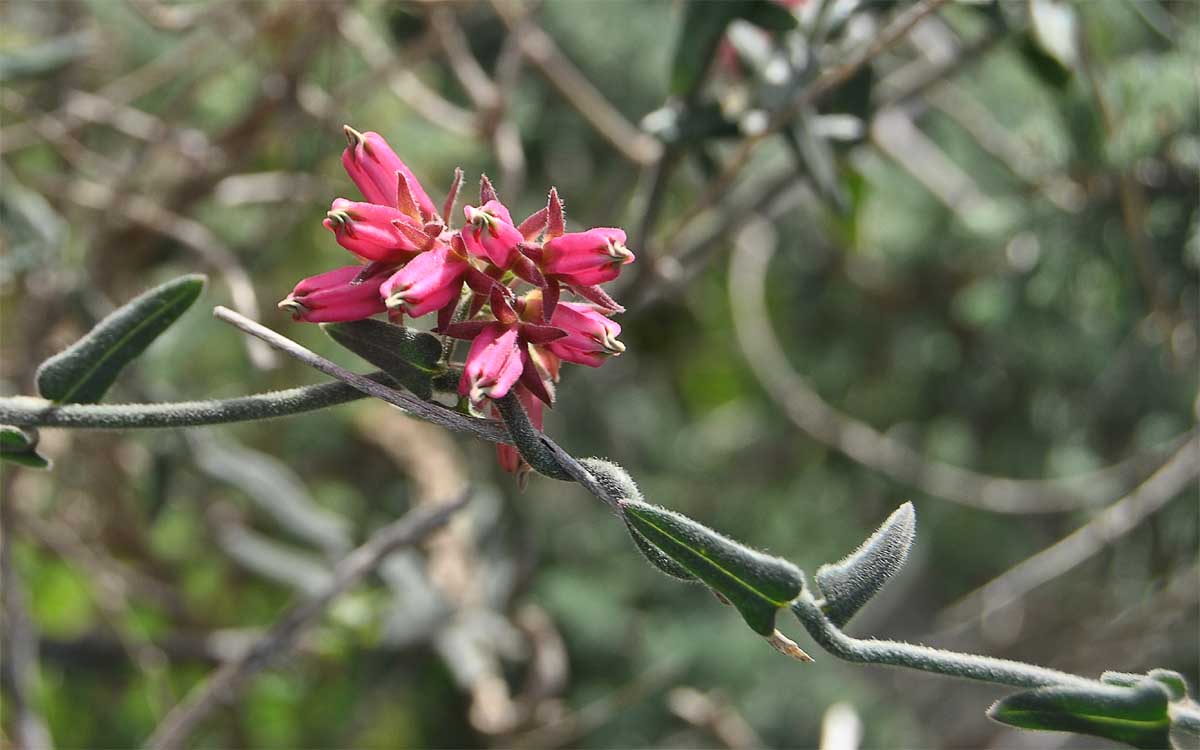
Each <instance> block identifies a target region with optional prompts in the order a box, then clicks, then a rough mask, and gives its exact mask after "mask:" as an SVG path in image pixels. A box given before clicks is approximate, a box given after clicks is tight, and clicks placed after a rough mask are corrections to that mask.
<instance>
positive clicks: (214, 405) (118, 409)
mask: <svg viewBox="0 0 1200 750" xmlns="http://www.w3.org/2000/svg"><path fill="white" fill-rule="evenodd" d="M362 377H365V378H367V379H369V380H371V381H372V382H375V383H386V382H387V381H388V378H387V376H386V375H384V374H383V373H381V372H373V373H371V374H369V375H364V376H362ZM365 395H366V394H364V393H362V392H361V391H359V390H357V389H355V388H353V387H352V386H349V385H346V384H345V383H322V384H320V385H308V386H303V387H300V388H289V389H287V390H284V391H270V392H268V393H256V394H254V395H251V396H239V397H237V398H229V399H212V400H205V401H177V402H173V403H164V404H56V403H54V402H53V401H47V400H46V399H44V398H32V397H29V396H13V397H9V398H0V424H10V425H14V426H17V427H70V428H73V429H94V430H130V429H146V428H170V427H199V426H203V425H211V424H225V423H229V422H248V421H255V420H259V419H274V418H277V417H286V416H290V415H292V414H301V413H304V412H308V411H316V410H317V409H324V408H327V407H330V406H338V405H340V404H344V403H347V402H350V401H356V400H358V399H360V398H363V397H364V396H365Z"/></svg>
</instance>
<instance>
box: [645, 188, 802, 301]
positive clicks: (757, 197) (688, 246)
mask: <svg viewBox="0 0 1200 750" xmlns="http://www.w3.org/2000/svg"><path fill="white" fill-rule="evenodd" d="M803 181H804V177H803V176H802V175H798V174H796V171H795V170H794V169H786V170H784V171H783V172H780V173H776V174H772V175H769V176H767V177H764V178H763V179H762V180H761V181H760V182H759V183H757V184H756V185H755V186H753V187H752V188H748V189H747V192H748V193H749V196H748V197H746V198H745V199H739V200H738V201H737V202H736V203H735V202H733V201H732V199H731V200H730V201H723V202H722V203H720V204H718V205H716V206H713V207H712V208H711V209H708V210H707V211H705V212H704V213H702V214H701V215H700V216H698V217H696V219H695V220H694V221H693V222H692V223H691V224H690V225H689V226H688V227H687V228H686V229H685V230H684V231H682V232H681V233H679V234H677V235H675V236H674V238H673V241H672V244H671V247H670V249H669V250H668V252H665V253H663V254H662V255H660V256H658V257H655V258H652V259H647V260H650V263H649V264H648V265H647V266H646V268H644V269H643V270H642V272H641V273H640V274H639V275H638V276H636V277H635V278H634V281H633V283H632V284H630V286H629V289H628V290H627V294H628V296H629V299H630V301H629V304H628V305H627V307H628V309H630V310H633V311H637V310H641V309H643V308H645V307H646V306H647V305H649V304H651V303H653V302H654V301H656V300H658V299H660V298H661V297H663V296H665V295H666V294H667V293H668V292H669V291H670V290H671V289H673V288H676V287H679V286H682V285H683V284H684V283H685V282H686V281H688V280H689V279H691V278H693V277H695V276H696V275H697V274H699V273H700V272H701V271H703V270H704V267H705V266H706V265H707V263H708V261H709V260H710V259H711V258H712V256H713V255H714V253H715V252H716V250H717V249H719V248H720V247H721V246H722V244H723V243H724V242H725V240H726V238H727V237H728V236H729V235H730V234H733V233H734V232H736V231H738V230H739V229H740V228H741V227H742V226H744V225H745V223H746V222H747V221H749V220H750V219H751V218H752V217H753V215H754V212H755V211H768V212H771V213H774V212H776V211H778V210H780V207H781V206H785V205H793V204H794V202H795V198H796V196H795V193H796V192H797V191H796V189H795V188H796V187H797V186H798V185H800V184H801V183H802V182H803Z"/></svg>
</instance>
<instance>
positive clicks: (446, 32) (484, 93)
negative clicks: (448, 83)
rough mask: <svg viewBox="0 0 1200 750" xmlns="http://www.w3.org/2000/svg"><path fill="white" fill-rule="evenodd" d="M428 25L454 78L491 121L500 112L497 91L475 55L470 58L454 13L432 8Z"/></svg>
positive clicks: (467, 44) (447, 8) (442, 7)
mask: <svg viewBox="0 0 1200 750" xmlns="http://www.w3.org/2000/svg"><path fill="white" fill-rule="evenodd" d="M429 23H430V25H431V26H432V27H433V31H434V34H435V35H436V36H437V39H438V44H440V45H441V47H442V50H443V51H444V52H445V53H446V59H447V60H448V61H449V63H450V70H451V71H453V72H454V77H455V78H457V79H458V82H459V83H461V84H462V87H463V90H465V91H466V92H467V96H469V97H471V101H472V102H473V103H474V104H475V107H476V109H478V110H480V111H481V113H482V115H483V117H484V119H485V120H486V119H490V117H491V116H494V114H495V113H496V112H497V111H498V110H499V108H500V104H501V95H500V90H499V89H498V88H497V87H496V84H495V83H493V82H492V79H491V78H489V77H488V74H487V73H486V72H484V70H483V68H482V67H481V66H480V65H479V61H478V60H476V59H475V55H473V54H471V46H470V44H469V43H468V42H467V36H466V34H464V33H463V30H462V27H461V26H459V24H458V19H457V18H456V17H455V15H454V11H453V10H451V9H450V7H449V6H446V5H437V6H434V7H433V8H432V9H431V10H430V11H429Z"/></svg>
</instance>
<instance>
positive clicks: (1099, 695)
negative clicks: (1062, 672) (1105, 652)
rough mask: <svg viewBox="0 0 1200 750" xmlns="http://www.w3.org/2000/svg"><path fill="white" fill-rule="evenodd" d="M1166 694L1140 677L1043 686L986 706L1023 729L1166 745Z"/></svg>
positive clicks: (992, 713) (997, 716) (1139, 744)
mask: <svg viewBox="0 0 1200 750" xmlns="http://www.w3.org/2000/svg"><path fill="white" fill-rule="evenodd" d="M1169 699H1170V695H1169V693H1168V691H1167V689H1166V688H1165V687H1164V686H1162V685H1161V684H1159V683H1158V682H1157V681H1155V680H1152V679H1149V678H1144V679H1143V680H1142V681H1141V682H1139V683H1138V684H1137V685H1135V686H1133V687H1119V686H1116V685H1104V684H1097V685H1096V686H1095V687H1086V688H1080V687H1045V688H1038V689H1036V690H1029V691H1027V692H1024V693H1017V694H1016V695H1010V696H1008V697H1007V698H1003V699H1001V700H999V701H997V702H996V703H994V704H993V705H992V707H991V708H990V709H988V716H990V717H991V718H993V719H995V720H996V721H999V722H1002V723H1004V724H1009V725H1011V726H1015V727H1021V728H1023V729H1041V730H1047V731H1053V732H1077V733H1079V734H1088V735H1092V736H1095V737H1104V738H1107V739H1110V740H1116V741H1117V742H1124V743H1125V744H1127V745H1132V746H1134V747H1143V748H1163V747H1167V742H1168V731H1169V729H1170V723H1171V720H1170V717H1169V716H1168V712H1167V705H1168V702H1169Z"/></svg>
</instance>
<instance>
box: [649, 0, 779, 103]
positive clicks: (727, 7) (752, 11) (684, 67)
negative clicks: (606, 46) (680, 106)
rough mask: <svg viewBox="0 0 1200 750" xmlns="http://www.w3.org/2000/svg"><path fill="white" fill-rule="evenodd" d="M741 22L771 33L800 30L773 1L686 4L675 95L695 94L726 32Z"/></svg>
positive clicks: (677, 51) (673, 78)
mask: <svg viewBox="0 0 1200 750" xmlns="http://www.w3.org/2000/svg"><path fill="white" fill-rule="evenodd" d="M739 18H740V19H743V20H746V21H749V22H750V23H753V24H755V25H756V26H760V27H762V28H764V29H767V30H768V31H789V30H791V29H793V28H795V27H796V18H795V16H793V15H792V14H791V12H789V11H788V10H787V9H786V8H783V7H781V6H779V5H777V4H775V3H774V2H771V0H724V1H723V2H691V3H686V4H685V5H684V7H683V23H682V24H681V25H680V30H679V38H678V39H677V40H676V42H675V58H674V61H673V62H672V65H671V93H673V94H678V95H681V96H689V97H690V96H691V95H692V94H694V93H695V91H696V89H698V88H699V86H700V84H701V83H702V82H703V81H704V76H705V74H706V73H707V72H708V68H709V66H710V65H711V64H712V60H713V58H714V57H715V56H716V52H717V46H718V45H719V44H720V43H721V38H722V37H723V36H724V35H725V29H726V28H728V27H729V24H730V23H731V22H733V21H734V20H736V19H739Z"/></svg>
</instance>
